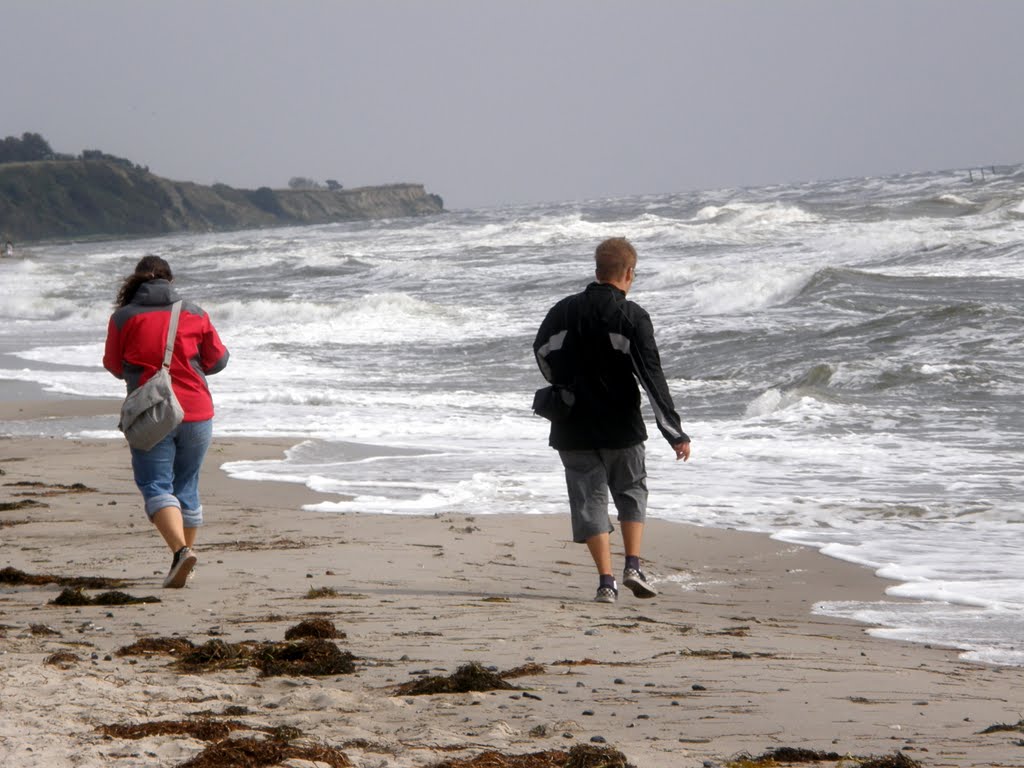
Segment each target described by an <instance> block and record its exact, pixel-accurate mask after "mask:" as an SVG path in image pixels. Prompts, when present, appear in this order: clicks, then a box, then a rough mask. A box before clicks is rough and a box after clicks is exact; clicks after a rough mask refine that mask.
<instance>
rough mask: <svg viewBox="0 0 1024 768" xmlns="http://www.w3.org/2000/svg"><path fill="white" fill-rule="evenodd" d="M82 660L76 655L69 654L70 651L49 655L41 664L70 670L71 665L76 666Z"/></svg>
mask: <svg viewBox="0 0 1024 768" xmlns="http://www.w3.org/2000/svg"><path fill="white" fill-rule="evenodd" d="M81 660H82V659H81V658H79V656H78V654H77V653H71V651H57V653H51V654H50V655H49V656H47V657H46V658H45V659H43V663H45V664H52V665H53V666H55V667H60V668H61V669H70V668H71V666H72V665H74V664H77V663H78V662H80V661H81Z"/></svg>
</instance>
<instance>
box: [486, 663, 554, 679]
mask: <svg viewBox="0 0 1024 768" xmlns="http://www.w3.org/2000/svg"><path fill="white" fill-rule="evenodd" d="M546 671H547V670H546V669H544V665H543V664H538V663H537V662H535V661H533V662H530V663H529V664H522V665H521V666H518V667H512V669H506V670H505V671H504V672H499V673H498V674H499V675H500V676H501V677H502V678H503V679H505V680H509V679H511V678H513V677H526V676H527V675H543V674H544V673H545V672H546Z"/></svg>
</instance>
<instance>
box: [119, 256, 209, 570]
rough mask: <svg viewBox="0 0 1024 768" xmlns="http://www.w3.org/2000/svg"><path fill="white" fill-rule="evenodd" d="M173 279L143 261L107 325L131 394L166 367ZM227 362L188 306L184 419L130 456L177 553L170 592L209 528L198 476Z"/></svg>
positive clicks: (179, 366) (181, 344)
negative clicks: (218, 377) (216, 387)
mask: <svg viewBox="0 0 1024 768" xmlns="http://www.w3.org/2000/svg"><path fill="white" fill-rule="evenodd" d="M173 280H174V275H173V274H172V273H171V267H170V265H169V264H168V263H167V262H166V261H164V260H163V259H161V258H160V257H159V256H145V257H144V258H143V259H142V260H141V261H139V263H138V264H137V265H136V266H135V272H134V273H133V274H131V275H129V276H128V277H126V278H125V280H124V282H123V283H122V285H121V290H120V291H119V292H118V295H117V307H118V308H117V310H116V311H115V312H114V314H113V315H111V317H110V323H109V325H108V326H107V344H106V350H105V351H104V354H103V367H104V368H106V369H107V370H108V371H110V372H111V373H112V374H114V376H116V377H117V378H119V379H124V380H125V383H126V384H127V387H128V392H131V391H133V390H134V389H136V388H137V387H140V386H142V385H143V384H145V383H146V381H147V380H148V379H149V378H150V377H151V376H152V375H153V374H154V373H156V372H157V371H158V370H159V369H160V367H161V365H162V363H163V355H164V347H165V345H166V339H167V329H168V326H169V325H170V319H171V305H172V304H173V303H174V302H176V301H178V300H179V296H178V294H177V292H176V291H175V290H174V286H173V285H172V284H171V283H172V281H173ZM227 362H228V350H227V348H226V347H225V346H224V345H223V344H222V343H221V340H220V337H219V336H218V335H217V330H216V329H215V328H214V327H213V324H212V323H211V322H210V318H209V317H208V316H207V315H206V313H205V312H204V311H203V310H202V309H201V308H200V307H198V306H197V305H195V304H193V303H192V302H190V301H185V302H183V304H182V308H181V317H180V318H179V320H178V333H177V336H176V337H175V342H174V355H173V357H172V358H171V370H170V372H171V384H172V386H173V387H174V394H175V395H176V396H177V398H178V402H179V403H181V407H182V409H183V410H184V411H185V418H184V420H183V421H182V423H181V424H180V425H179V426H178V427H177V428H176V429H175V430H174V431H172V432H171V433H170V434H169V435H168V436H167V437H165V438H164V439H163V440H161V441H160V442H159V443H157V444H156V445H155V446H153V448H151V449H150V450H148V451H142V450H138V449H136V448H132V449H131V452H132V471H133V473H134V475H135V484H136V485H137V486H138V487H139V490H140V491H141V492H142V498H143V500H144V502H145V508H146V515H147V516H148V517H149V519H150V520H151V521H152V522H153V524H154V525H155V526H156V528H157V530H158V531H160V534H161V535H162V536H163V537H164V541H166V542H167V546H168V547H170V549H171V552H173V553H174V558H173V560H172V562H171V569H170V571H169V572H168V573H167V577H166V578H165V579H164V586H165V587H174V588H178V587H183V586H185V582H186V581H187V580H188V576H189V574H190V573H191V572H192V568H193V567H194V566H195V564H196V555H195V552H193V551H192V547H193V545H194V544H195V541H196V533H197V532H198V529H199V526H200V525H202V523H203V506H202V504H201V503H200V501H199V470H200V469H201V468H202V465H203V458H204V457H205V456H206V450H207V448H209V446H210V439H211V437H212V435H213V399H212V398H211V397H210V390H209V388H208V387H207V386H206V377H207V376H209V375H211V374H214V373H217V372H218V371H220V370H222V369H223V368H224V366H225V365H227Z"/></svg>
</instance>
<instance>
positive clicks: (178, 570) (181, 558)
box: [164, 547, 199, 589]
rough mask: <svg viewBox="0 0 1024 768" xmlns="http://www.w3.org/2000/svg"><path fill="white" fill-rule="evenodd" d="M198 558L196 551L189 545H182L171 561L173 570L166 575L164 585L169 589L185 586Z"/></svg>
mask: <svg viewBox="0 0 1024 768" xmlns="http://www.w3.org/2000/svg"><path fill="white" fill-rule="evenodd" d="M198 559H199V558H198V557H196V553H195V552H193V551H192V550H191V549H189V548H188V547H182V548H181V549H179V550H178V551H177V552H175V553H174V560H172V561H171V570H169V571H168V572H167V576H166V577H164V587H165V588H169V589H181V588H182V587H184V586H185V582H186V581H188V577H189V574H190V573H192V569H193V568H194V567H195V564H196V560H198Z"/></svg>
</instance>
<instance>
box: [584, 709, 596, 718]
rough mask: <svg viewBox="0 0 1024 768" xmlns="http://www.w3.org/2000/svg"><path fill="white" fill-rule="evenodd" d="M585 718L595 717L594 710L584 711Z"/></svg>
mask: <svg viewBox="0 0 1024 768" xmlns="http://www.w3.org/2000/svg"><path fill="white" fill-rule="evenodd" d="M583 716H584V717H593V716H594V710H592V709H584V710H583Z"/></svg>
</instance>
